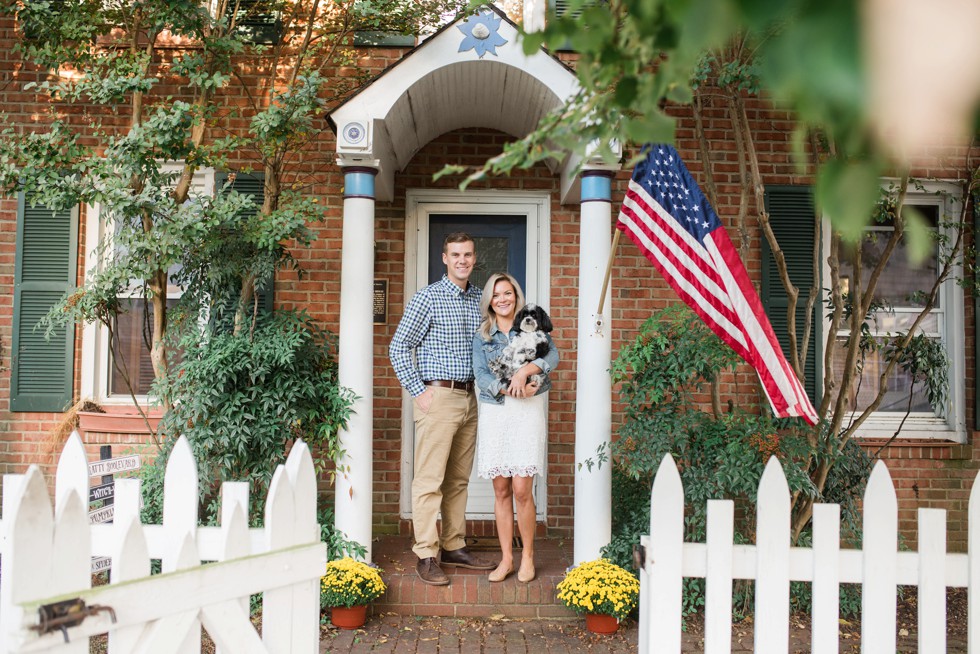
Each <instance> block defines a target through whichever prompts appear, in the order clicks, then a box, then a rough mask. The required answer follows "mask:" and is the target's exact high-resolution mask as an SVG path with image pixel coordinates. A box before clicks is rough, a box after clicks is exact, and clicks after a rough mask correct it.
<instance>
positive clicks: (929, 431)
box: [831, 183, 965, 441]
mask: <svg viewBox="0 0 980 654" xmlns="http://www.w3.org/2000/svg"><path fill="white" fill-rule="evenodd" d="M905 204H906V206H907V207H914V208H915V209H916V210H917V211H918V212H919V214H920V215H921V216H923V217H924V218H925V220H926V222H927V223H928V225H929V226H930V228H931V229H933V230H936V231H937V232H938V233H945V232H947V231H949V227H948V225H950V224H951V223H954V222H955V221H956V220H957V219H958V218H959V212H960V209H961V206H962V205H961V199H960V197H959V195H958V189H957V187H955V186H953V185H943V184H938V183H937V184H929V185H926V186H924V187H922V189H920V190H917V191H915V192H909V193H908V195H907V197H906V201H905ZM893 232H894V226H893V224H891V223H890V222H887V221H886V222H883V223H875V224H872V225H869V226H868V227H867V228H866V229H865V232H864V236H863V238H862V240H861V243H860V247H861V258H862V262H863V263H862V272H861V283H862V286H863V287H864V288H867V281H868V278H869V276H870V271H871V270H872V268H873V267H874V266H875V265H876V263H877V262H878V260H879V258H880V256H881V253H882V250H883V249H884V247H885V244H886V243H887V242H888V239H889V238H890V237H891V235H892V233H893ZM948 236H950V238H952V236H953V235H952V234H948ZM845 258H846V257H842V259H845ZM941 266H942V262H941V261H940V246H939V244H938V243H934V244H933V248H932V251H931V252H930V253H929V254H928V256H926V258H925V259H924V260H922V261H920V262H916V263H913V262H912V261H910V258H909V253H908V251H907V249H906V247H905V243H901V244H900V245H899V246H898V247H897V248H896V249H895V251H894V252H893V253H892V255H891V257H890V259H889V260H888V262H887V264H886V266H885V269H884V272H883V274H882V275H881V277H880V279H879V281H878V284H877V287H876V289H875V295H874V302H875V305H876V306H877V310H876V311H874V313H873V315H870V316H869V317H868V320H867V323H866V324H867V325H868V328H869V332H868V334H869V335H870V336H872V337H873V338H875V339H876V340H877V341H878V342H879V343H880V344H884V343H886V342H887V341H888V339H890V338H892V337H894V336H896V335H898V334H901V333H906V332H908V330H909V328H910V327H911V326H912V324H913V322H914V321H915V319H916V317H917V316H918V315H919V314H920V313H921V312H922V309H923V308H924V307H925V300H924V296H925V295H926V294H928V293H929V291H930V290H931V289H932V287H933V286H934V284H935V282H936V280H937V279H938V278H939V273H940V268H941ZM854 272H855V271H854V266H853V263H852V262H851V261H850V260H847V261H844V260H842V261H841V264H840V276H841V285H842V289H841V290H842V291H843V292H844V293H848V292H850V291H852V290H853V288H852V284H853V283H854ZM961 274H962V273H961V270H960V269H956V270H954V271H953V274H952V275H950V276H949V278H948V279H947V280H946V281H945V282H944V283H943V284H942V286H941V287H940V289H939V293H938V296H937V298H936V302H935V305H934V307H933V308H932V309H931V310H930V311H929V313H928V315H927V316H926V317H925V318H924V320H923V321H922V322H921V323H920V325H919V327H918V330H917V333H918V334H921V335H922V336H925V337H926V338H928V339H930V340H931V341H932V342H934V343H938V344H941V346H942V348H943V350H944V351H945V354H946V358H947V360H948V362H949V372H948V397H947V399H946V401H945V402H943V403H942V405H941V406H936V405H934V404H932V403H930V401H929V398H928V395H927V392H926V388H925V384H924V382H923V381H921V380H916V379H914V378H913V376H912V375H911V374H910V372H908V371H907V370H903V369H902V368H901V367H900V366H896V367H895V368H894V369H893V370H892V372H891V373H890V374H889V375H888V376H887V377H885V378H884V379H882V373H883V372H884V370H885V368H886V366H887V358H888V355H887V353H886V352H884V351H881V350H880V349H879V350H872V351H869V352H868V353H867V355H866V356H865V357H864V358H863V360H862V363H863V374H862V375H861V378H860V382H859V383H857V384H855V385H854V388H853V389H852V390H851V393H850V396H849V397H848V400H849V402H850V407H851V408H852V410H853V411H855V412H860V411H862V410H864V409H865V408H866V407H867V406H868V405H869V404H870V403H871V402H872V401H873V399H874V398H875V397H876V396H877V394H878V392H879V390H880V389H881V387H882V385H884V391H885V394H884V398H883V400H882V402H881V404H880V405H879V407H878V409H877V411H876V412H875V413H874V414H873V415H872V416H871V417H870V418H869V419H868V420H867V421H866V422H865V423H864V425H862V428H861V429H860V431H859V432H858V435H859V436H866V437H876V438H887V437H890V436H892V435H893V434H894V433H895V431H896V429H898V425H899V423H901V421H902V420H903V418H905V416H906V414H908V418H907V420H906V423H905V424H904V425H903V426H902V430H901V433H900V437H902V438H917V437H920V438H930V437H931V438H941V439H948V440H955V441H962V440H963V438H964V437H965V422H964V404H965V396H964V388H963V386H964V385H963V381H962V380H963V376H964V374H965V370H964V368H963V362H964V344H963V341H964V332H963V292H962V290H961V289H960V288H959V287H958V285H957V283H956V280H957V279H958V278H959V277H960V275H961ZM844 327H847V326H846V325H845V326H844ZM850 335H851V334H850V331H849V328H845V329H841V330H839V331H838V333H837V334H836V338H837V341H838V346H839V347H837V348H836V354H835V356H834V360H833V361H832V362H831V365H833V367H834V374H835V377H836V378H837V379H840V378H841V374H842V372H843V368H844V361H845V357H846V341H847V339H848V338H849V337H850Z"/></svg>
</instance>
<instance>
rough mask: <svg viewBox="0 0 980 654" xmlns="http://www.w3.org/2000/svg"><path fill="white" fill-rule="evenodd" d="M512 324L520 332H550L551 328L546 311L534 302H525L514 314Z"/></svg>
mask: <svg viewBox="0 0 980 654" xmlns="http://www.w3.org/2000/svg"><path fill="white" fill-rule="evenodd" d="M514 324H516V325H517V329H518V331H522V332H535V331H538V330H540V331H543V332H550V331H551V330H552V329H553V327H552V326H551V318H550V317H549V316H548V313H547V312H546V311H545V310H544V309H542V308H541V307H539V306H538V305H536V304H525V305H524V307H523V308H522V309H521V310H520V311H518V312H517V315H515V316H514Z"/></svg>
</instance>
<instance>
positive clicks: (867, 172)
mask: <svg viewBox="0 0 980 654" xmlns="http://www.w3.org/2000/svg"><path fill="white" fill-rule="evenodd" d="M880 172H881V171H880V170H879V168H878V166H876V165H875V164H873V163H871V162H868V161H854V162H852V161H844V160H841V159H831V160H830V161H828V162H826V163H825V164H823V166H821V167H820V170H819V171H818V173H817V183H816V187H815V194H814V198H815V200H816V202H817V206H818V207H819V208H820V211H821V212H822V213H823V214H824V215H826V216H827V217H828V218H830V221H831V224H832V225H833V226H834V229H836V230H838V231H839V232H840V233H841V235H842V236H843V237H844V238H845V239H846V240H848V241H851V242H856V241H857V240H858V239H859V238H860V237H861V234H862V233H863V230H864V227H865V225H867V224H868V223H869V222H871V212H872V210H873V209H874V207H875V203H876V202H877V201H878V197H879V178H880Z"/></svg>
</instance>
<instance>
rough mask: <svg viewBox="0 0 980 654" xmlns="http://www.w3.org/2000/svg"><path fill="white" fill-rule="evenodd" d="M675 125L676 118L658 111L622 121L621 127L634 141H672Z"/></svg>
mask: <svg viewBox="0 0 980 654" xmlns="http://www.w3.org/2000/svg"><path fill="white" fill-rule="evenodd" d="M676 127H677V121H676V119H674V118H671V117H670V116H667V115H666V114H664V113H662V112H660V111H653V112H651V113H649V114H647V115H645V116H638V117H635V118H626V119H625V120H624V121H623V129H624V130H625V132H626V134H627V135H628V136H629V138H630V139H631V140H632V141H634V142H635V143H673V141H674V130H675V129H676Z"/></svg>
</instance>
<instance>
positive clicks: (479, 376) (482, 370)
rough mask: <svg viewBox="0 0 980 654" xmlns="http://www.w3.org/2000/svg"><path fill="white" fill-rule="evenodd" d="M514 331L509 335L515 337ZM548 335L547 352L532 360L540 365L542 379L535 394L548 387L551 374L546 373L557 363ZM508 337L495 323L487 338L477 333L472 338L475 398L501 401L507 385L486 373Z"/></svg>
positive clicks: (556, 350)
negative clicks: (484, 338)
mask: <svg viewBox="0 0 980 654" xmlns="http://www.w3.org/2000/svg"><path fill="white" fill-rule="evenodd" d="M516 335H517V331H516V330H513V329H512V330H511V336H512V337H513V336H516ZM545 336H547V337H548V346H549V348H548V353H547V354H545V355H544V357H542V358H540V359H535V360H534V361H533V362H532V363H534V364H536V365H537V366H538V367H539V368H541V373H542V375H541V376H542V382H541V386H539V387H538V390H537V392H536V393H535V395H541V393H545V392H547V391H548V390H549V389H550V388H551V377H550V376H549V374H550V373H551V371H552V370H553V369H554V367H555V366H557V365H558V358H559V357H558V348H557V347H555V342H554V341H553V340H551V335H550V334H545ZM509 342H510V339H509V338H508V336H507V335H506V334H504V333H503V332H502V331H500V330H499V329H497V326H496V325H491V327H490V340H489V341H485V340H483V337H482V336H481V335H480V333H479V332H477V333H476V335H475V336H474V337H473V374H474V375H475V376H476V387H477V389H478V391H479V394H478V398H479V400H480V401H481V402H488V403H496V404H503V403H504V395H503V391H504V390H505V389H506V388H507V387H506V386H505V385H504V384H503V382H501V381H500V380H499V379H497V375H495V374H493V373H492V372H490V366H489V362H490V361H493V360H494V359H496V358H498V357H499V356H500V353H501V352H502V351H503V349H504V348H505V347H507V344H508V343H509Z"/></svg>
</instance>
